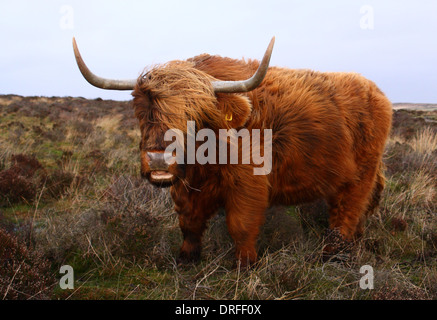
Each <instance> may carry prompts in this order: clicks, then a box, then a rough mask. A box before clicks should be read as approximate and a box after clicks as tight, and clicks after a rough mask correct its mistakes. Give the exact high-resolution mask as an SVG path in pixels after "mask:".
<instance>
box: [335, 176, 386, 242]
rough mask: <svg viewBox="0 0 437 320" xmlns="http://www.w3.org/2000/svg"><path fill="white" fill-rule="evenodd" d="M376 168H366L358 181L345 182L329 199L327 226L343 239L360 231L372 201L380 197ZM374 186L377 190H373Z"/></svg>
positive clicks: (380, 186) (349, 237) (381, 186)
mask: <svg viewBox="0 0 437 320" xmlns="http://www.w3.org/2000/svg"><path fill="white" fill-rule="evenodd" d="M378 169H379V168H378ZM376 171H377V170H376V168H375V169H368V170H367V171H366V173H365V174H364V175H363V176H362V178H361V179H359V180H358V181H354V182H353V183H347V184H345V185H344V186H343V187H342V188H341V189H340V190H339V192H338V193H337V194H336V195H334V196H333V197H331V198H330V199H329V201H328V202H329V205H330V210H329V226H330V228H331V229H332V230H338V231H339V232H340V234H341V235H342V236H343V238H344V239H345V240H352V239H353V238H354V236H356V234H357V233H360V232H361V231H362V227H363V225H364V219H365V216H366V214H367V212H368V211H369V208H372V206H373V204H372V202H373V201H376V200H378V201H379V197H380V192H381V190H382V189H381V188H383V185H381V181H379V184H378V183H376V181H377V179H376ZM375 188H377V189H378V190H376V191H374V190H375Z"/></svg>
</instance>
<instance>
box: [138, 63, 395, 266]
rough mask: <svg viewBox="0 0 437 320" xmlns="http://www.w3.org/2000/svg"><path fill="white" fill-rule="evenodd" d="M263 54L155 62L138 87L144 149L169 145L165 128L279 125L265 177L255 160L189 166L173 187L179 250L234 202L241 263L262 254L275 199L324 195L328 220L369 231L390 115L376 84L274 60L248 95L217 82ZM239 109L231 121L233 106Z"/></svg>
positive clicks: (233, 228)
mask: <svg viewBox="0 0 437 320" xmlns="http://www.w3.org/2000/svg"><path fill="white" fill-rule="evenodd" d="M257 67H258V62H257V61H244V60H233V59H228V58H221V57H218V56H210V55H201V56H197V57H195V58H192V59H189V60H188V61H177V62H170V63H168V64H166V65H163V66H157V67H155V68H153V69H151V70H150V71H148V72H147V73H145V75H144V76H143V77H140V79H139V81H138V84H137V86H136V88H135V90H134V92H133V96H134V107H135V112H136V115H137V117H138V118H139V120H140V126H141V130H142V171H143V173H147V171H148V170H149V168H148V165H147V157H146V156H145V150H162V149H163V148H164V147H165V143H163V132H164V131H165V130H166V129H168V128H178V129H181V130H183V129H184V126H186V121H187V120H194V121H196V125H197V128H196V129H197V130H199V129H201V128H203V127H208V128H211V129H214V130H218V129H219V128H230V127H233V128H241V127H245V128H248V129H249V130H250V129H272V131H273V153H272V160H273V167H272V172H271V173H270V174H269V175H267V176H257V175H254V174H253V166H252V165H242V164H240V165H208V164H207V165H199V164H194V165H186V167H185V173H184V174H183V175H182V174H181V172H180V171H178V169H177V168H171V170H170V171H171V172H173V173H174V174H175V175H178V176H179V179H178V180H176V181H174V183H173V185H172V187H171V194H172V197H173V200H174V202H175V209H176V211H177V212H178V213H179V220H180V227H181V229H182V232H183V235H184V242H183V245H182V248H181V258H182V259H186V260H193V259H196V258H198V257H199V254H200V249H201V237H202V234H203V232H204V230H205V228H206V225H207V221H208V219H209V218H210V217H211V216H212V215H214V214H215V212H216V211H217V209H218V208H219V207H224V208H225V210H226V221H227V225H228V229H229V232H230V234H231V236H232V237H233V239H234V240H235V243H236V249H237V250H236V254H237V258H239V259H241V261H242V263H243V264H246V263H247V262H253V261H255V260H256V257H257V254H256V249H255V244H256V240H257V237H258V233H259V228H260V226H261V225H262V223H263V221H264V212H265V209H266V208H267V207H269V206H272V205H276V204H281V205H293V204H299V203H303V202H309V201H313V200H316V199H320V198H323V199H325V200H326V201H327V203H328V204H329V207H330V209H329V214H330V219H329V222H330V227H331V228H332V229H338V230H339V231H340V232H341V234H342V235H343V236H344V238H346V239H351V238H352V237H353V236H354V235H356V234H358V233H360V232H362V229H363V223H364V220H365V217H366V216H367V215H368V214H369V213H371V212H372V211H373V210H374V209H375V208H376V207H377V205H378V202H379V197H380V194H381V191H382V189H383V187H384V176H383V172H382V167H383V165H382V154H383V150H384V145H385V142H386V139H387V137H388V134H389V130H390V125H391V116H392V107H391V103H390V101H389V100H388V99H387V98H386V97H385V95H384V94H383V93H382V92H381V91H380V90H379V89H378V88H377V86H376V85H375V84H374V83H373V82H371V81H369V80H367V79H365V78H364V77H362V76H360V75H358V74H354V73H321V72H314V71H309V70H291V69H286V68H278V67H270V68H269V71H268V73H267V75H266V77H265V79H264V81H263V82H262V83H261V85H260V86H259V87H258V88H257V89H255V90H253V91H251V92H248V93H246V94H217V95H215V94H214V92H213V90H212V87H211V85H210V81H211V80H213V79H214V78H215V79H219V80H241V79H247V78H249V77H250V76H251V75H252V74H253V73H254V72H255V70H256V69H257ZM229 113H232V115H233V117H232V121H226V120H225V118H226V114H229Z"/></svg>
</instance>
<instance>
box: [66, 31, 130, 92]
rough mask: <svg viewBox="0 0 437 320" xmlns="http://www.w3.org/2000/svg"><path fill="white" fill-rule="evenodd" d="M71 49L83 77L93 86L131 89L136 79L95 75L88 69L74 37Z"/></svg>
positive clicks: (109, 88) (110, 88)
mask: <svg viewBox="0 0 437 320" xmlns="http://www.w3.org/2000/svg"><path fill="white" fill-rule="evenodd" d="M73 50H74V56H75V57H76V62H77V65H78V67H79V69H80V72H81V73H82V75H83V76H84V78H85V79H86V80H87V81H88V82H89V83H91V84H92V85H93V86H95V87H97V88H102V89H108V90H133V89H134V87H135V84H136V83H137V80H136V79H134V80H112V79H105V78H101V77H99V76H96V75H95V74H94V73H92V72H91V71H90V69H88V67H87V66H86V64H85V62H83V59H82V57H81V55H80V53H79V49H78V48H77V44H76V39H74V38H73Z"/></svg>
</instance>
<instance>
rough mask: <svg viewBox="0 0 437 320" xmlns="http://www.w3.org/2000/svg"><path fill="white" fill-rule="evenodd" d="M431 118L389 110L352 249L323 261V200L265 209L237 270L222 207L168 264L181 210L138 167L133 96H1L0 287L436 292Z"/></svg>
mask: <svg viewBox="0 0 437 320" xmlns="http://www.w3.org/2000/svg"><path fill="white" fill-rule="evenodd" d="M436 121H437V111H421V112H419V111H404V110H399V111H395V113H394V126H393V130H392V134H391V137H390V140H389V141H388V144H387V147H386V153H385V163H386V166H387V187H386V189H385V191H384V195H383V199H382V202H381V208H380V210H379V212H378V214H376V215H374V216H372V217H371V218H370V219H369V220H368V223H367V227H366V231H365V233H364V236H363V238H362V239H361V241H359V242H358V243H356V244H355V245H354V247H353V249H352V252H351V253H350V254H345V255H343V256H342V255H339V256H338V257H337V259H332V260H329V261H325V262H323V261H322V259H321V251H322V248H323V242H324V234H325V231H326V227H327V216H326V211H325V209H326V208H325V206H324V204H323V203H314V204H308V205H305V206H300V207H289V208H272V209H270V210H269V211H268V212H267V220H266V224H265V226H264V227H263V230H262V232H261V235H260V240H259V243H258V247H259V255H260V260H259V263H258V264H257V265H256V266H254V267H253V268H252V269H251V270H249V271H245V270H240V269H238V268H235V266H234V255H233V244H232V241H231V238H230V236H229V235H228V232H227V230H226V224H225V221H224V220H225V218H224V214H223V213H219V214H218V215H217V216H216V217H215V218H213V219H212V221H211V223H210V226H209V228H208V230H207V232H206V234H205V237H204V245H203V252H202V259H201V262H200V263H199V264H197V265H188V266H178V265H177V264H176V257H177V254H178V250H179V246H180V244H181V241H182V236H181V232H180V230H179V227H178V221H177V216H176V214H175V213H174V212H173V209H172V207H173V205H172V201H171V199H170V197H169V194H168V190H165V189H164V190H159V189H155V188H153V187H151V186H149V185H148V184H147V183H146V182H144V181H142V180H141V179H139V153H138V143H139V131H138V129H137V123H136V120H135V119H134V117H133V110H132V107H131V105H130V103H128V102H116V101H102V100H99V99H97V100H86V99H82V98H38V97H27V98H23V97H18V96H0V259H2V260H0V264H2V268H0V299H2V298H3V299H29V298H32V299H437V199H436V187H437V176H436V175H437V133H436V132H437V124H436ZM339 258H341V259H339ZM62 265H71V266H72V267H73V269H74V272H75V287H74V289H73V290H68V289H67V290H63V289H61V288H60V287H59V279H60V278H61V276H62V275H61V274H60V273H59V269H60V267H61V266H62ZM363 265H370V266H372V267H373V269H374V276H375V278H374V289H373V290H362V289H360V286H359V281H360V278H361V277H362V276H363V274H361V273H360V268H361V266H363Z"/></svg>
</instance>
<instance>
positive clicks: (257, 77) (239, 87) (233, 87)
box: [212, 37, 275, 93]
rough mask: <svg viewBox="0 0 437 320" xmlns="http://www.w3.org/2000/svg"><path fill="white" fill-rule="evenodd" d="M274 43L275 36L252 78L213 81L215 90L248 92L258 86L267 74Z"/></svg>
mask: <svg viewBox="0 0 437 320" xmlns="http://www.w3.org/2000/svg"><path fill="white" fill-rule="evenodd" d="M274 44H275V37H273V38H272V40H271V41H270V44H269V46H268V47H267V50H266V53H265V54H264V57H263V59H262V61H261V63H260V65H259V67H258V70H256V72H255V74H254V75H253V76H252V77H251V78H250V79H247V80H241V81H213V82H212V86H213V88H214V92H216V93H217V92H223V93H234V92H248V91H251V90H253V89H255V88H256V87H258V86H259V85H260V84H261V82H262V81H263V79H264V77H265V76H266V73H267V69H268V68H269V63H270V57H271V55H272V51H273V45H274Z"/></svg>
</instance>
